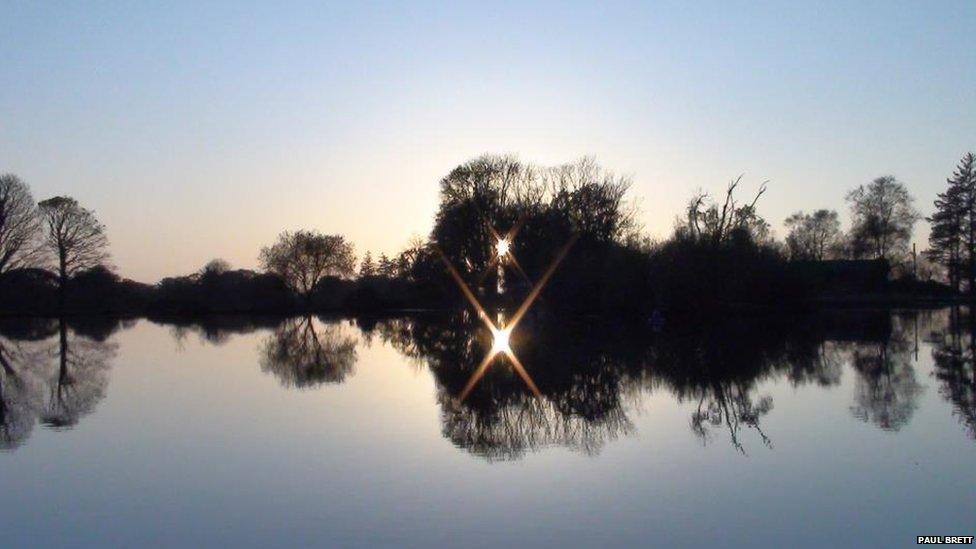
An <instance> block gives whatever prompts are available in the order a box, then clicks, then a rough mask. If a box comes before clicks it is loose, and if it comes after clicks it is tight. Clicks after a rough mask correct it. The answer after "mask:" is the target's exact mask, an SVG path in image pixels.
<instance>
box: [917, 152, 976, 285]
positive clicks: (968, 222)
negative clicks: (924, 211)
mask: <svg viewBox="0 0 976 549" xmlns="http://www.w3.org/2000/svg"><path fill="white" fill-rule="evenodd" d="M974 162H976V157H974V156H973V154H972V153H969V154H967V155H966V156H964V157H963V159H962V161H961V162H960V163H959V166H958V167H957V168H956V171H955V173H953V175H952V177H950V178H948V179H946V183H947V185H948V186H947V188H946V190H945V192H942V193H939V195H938V196H937V197H936V199H935V212H933V213H932V216H931V217H929V218H928V219H927V221H928V222H929V223H931V224H932V228H931V232H930V233H929V251H928V252H927V255H928V257H929V259H931V260H932V261H935V262H937V263H939V264H940V265H942V266H943V267H945V269H946V273H947V275H948V277H949V284H950V285H952V287H953V288H955V289H956V290H957V291H958V290H959V286H960V284H961V282H962V279H963V275H964V274H965V273H970V275H971V274H972V273H973V265H972V258H973V251H974V250H973V247H974V245H976V239H974V238H973V237H974V233H973V232H972V228H973V215H974V211H973V209H974V198H976V192H974V187H976V179H974V177H976V172H974ZM967 279H968V280H969V281H970V288H972V286H973V285H972V279H971V277H967Z"/></svg>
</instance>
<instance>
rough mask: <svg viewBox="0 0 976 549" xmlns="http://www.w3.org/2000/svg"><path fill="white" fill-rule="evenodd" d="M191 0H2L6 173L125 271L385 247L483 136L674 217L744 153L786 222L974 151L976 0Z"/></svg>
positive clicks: (0, 157)
mask: <svg viewBox="0 0 976 549" xmlns="http://www.w3.org/2000/svg"><path fill="white" fill-rule="evenodd" d="M197 4H198V3H190V2H187V3H182V4H181V3H174V2H167V3H165V5H163V3H156V4H154V3H151V2H132V3H121V2H120V3H111V2H88V3H81V2H78V3H67V2H9V1H0V21H2V23H3V25H2V26H3V33H2V35H0V75H2V81H3V83H2V85H0V172H12V173H15V174H17V175H19V176H20V177H21V178H22V179H24V180H25V181H26V182H27V183H28V184H30V186H31V188H32V191H33V193H34V196H35V198H36V199H38V200H41V199H43V198H47V197H50V196H53V195H63V194H67V195H71V196H74V197H76V198H77V199H78V200H79V201H80V202H81V203H82V204H83V205H84V206H86V207H88V208H90V209H93V210H94V211H95V212H96V214H97V215H98V216H99V218H100V219H101V220H102V221H103V222H104V223H105V225H106V226H107V228H108V235H109V239H110V242H111V251H112V256H113V263H114V264H115V266H116V267H117V268H118V271H119V273H120V274H122V275H123V276H126V277H129V278H133V279H136V280H142V281H147V282H154V281H157V280H159V279H160V278H162V277H164V276H170V275H179V274H187V273H189V272H192V271H195V270H197V269H199V268H200V267H201V266H203V265H204V264H205V263H206V262H207V261H208V260H210V259H213V258H217V257H220V258H223V259H225V260H227V261H229V262H230V263H231V265H233V266H235V267H240V268H255V267H256V266H257V256H258V253H259V251H260V248H261V247H262V246H265V245H268V244H270V243H272V242H273V241H274V239H275V237H276V236H277V234H278V233H279V232H281V231H283V230H294V229H316V230H319V231H321V232H324V233H329V234H336V233H338V234H342V235H345V236H346V237H347V238H348V239H350V240H351V241H352V242H353V243H354V245H355V247H356V251H357V253H359V254H360V255H361V254H362V253H364V252H365V251H366V250H371V251H372V252H373V254H374V255H378V254H379V253H388V254H393V253H396V252H397V251H398V250H399V249H401V248H402V247H403V246H404V245H406V244H407V243H408V242H409V241H410V240H411V238H412V237H413V236H426V235H427V234H428V233H429V231H430V228H431V224H432V220H433V214H434V211H435V209H436V206H437V191H438V181H439V180H440V178H441V177H443V176H444V175H446V174H447V173H448V172H449V171H450V170H451V168H453V167H454V166H456V165H458V164H460V163H462V162H464V161H466V160H468V159H470V158H473V157H476V156H479V155H481V154H484V153H497V154H516V155H518V156H519V158H521V159H522V160H524V161H527V162H531V163H536V164H541V165H555V164H561V163H565V162H569V161H572V160H574V159H577V158H579V157H580V156H584V155H587V156H594V157H596V158H597V160H598V161H599V162H600V163H601V164H602V165H603V166H604V167H606V168H608V169H610V170H612V171H614V172H617V173H620V174H624V175H628V176H630V177H632V178H633V182H634V184H633V187H632V189H631V197H632V198H633V199H634V201H635V202H636V203H637V204H638V206H639V207H640V211H641V214H640V221H641V223H642V224H643V226H644V228H645V231H646V232H647V233H648V234H649V235H651V236H653V237H656V238H663V237H666V236H667V235H668V234H669V233H670V231H671V229H672V228H673V226H674V221H675V217H676V216H677V215H678V214H679V213H680V212H681V210H682V208H683V206H684V204H685V203H686V202H687V200H688V198H689V197H690V196H691V194H692V193H693V192H694V191H695V190H697V189H704V190H706V191H709V192H712V193H714V194H719V193H722V192H723V191H724V188H725V186H726V185H727V184H728V182H729V180H731V179H732V178H734V177H736V176H738V175H740V174H743V175H744V177H743V183H742V189H743V196H745V194H747V193H752V192H755V191H756V190H757V189H758V187H759V185H760V184H761V183H762V182H763V181H768V182H769V184H768V186H769V190H768V192H767V194H766V195H764V196H763V199H762V201H761V202H760V205H759V211H760V214H761V215H763V216H764V217H766V218H767V219H768V220H769V221H770V222H771V223H772V225H773V227H774V229H776V230H777V233H778V234H779V235H780V236H782V234H783V230H782V222H783V220H784V219H785V218H786V217H787V216H788V215H790V214H791V213H792V212H794V211H796V210H811V209H816V208H831V209H836V210H838V211H839V212H841V214H842V220H844V221H845V223H846V221H847V219H848V216H847V207H846V204H845V202H844V195H845V194H846V193H847V191H849V190H850V189H852V188H854V187H856V186H858V185H860V184H864V183H867V182H869V181H870V180H871V179H873V178H875V177H878V176H880V175H885V174H893V175H895V176H896V177H898V178H899V179H900V180H901V181H903V182H905V184H906V185H907V186H908V188H909V190H910V191H911V192H912V193H913V195H914V196H915V197H916V200H917V202H916V205H917V207H918V208H919V209H920V210H921V211H922V212H923V213H924V214H928V213H929V212H930V211H931V204H932V201H933V200H934V198H935V194H936V193H937V192H939V191H940V190H941V189H942V188H943V187H944V185H945V178H946V177H948V176H949V175H950V174H951V172H952V170H953V168H954V167H955V165H956V163H957V162H958V160H959V159H960V158H961V157H962V155H963V154H964V153H966V152H967V151H976V30H974V29H976V2H972V1H971V0H969V1H959V2H939V1H933V2H921V1H919V2H897V1H883V2H871V1H863V2H817V3H813V2H811V3H807V4H808V5H803V6H800V5H798V4H799V3H796V2H734V1H727V2H714V3H713V2H696V3H688V2H653V3H652V2H647V3H618V2H601V3H592V4H586V3H574V2H565V1H561V2H551V3H544V2H543V3H526V2H477V3H466V2H446V3H427V2H412V3H394V2H382V3H371V2H344V3H336V4H331V5H326V3H322V2H273V3H271V2H268V3H263V4H262V5H258V4H251V3H247V2H210V3H207V4H206V5H197ZM199 4H202V3H199ZM926 235H927V228H926V227H925V226H924V223H923V224H920V225H919V226H918V228H917V230H916V240H918V242H919V244H920V248H924V247H925V240H926Z"/></svg>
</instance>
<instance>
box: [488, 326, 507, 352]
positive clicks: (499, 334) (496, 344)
mask: <svg viewBox="0 0 976 549" xmlns="http://www.w3.org/2000/svg"><path fill="white" fill-rule="evenodd" d="M511 333H512V329H511V328H502V329H500V330H499V329H497V328H494V327H493V328H492V329H491V335H492V338H493V339H492V343H491V353H492V354H498V353H506V354H508V353H510V352H512V348H511V347H509V345H508V338H509V335H511Z"/></svg>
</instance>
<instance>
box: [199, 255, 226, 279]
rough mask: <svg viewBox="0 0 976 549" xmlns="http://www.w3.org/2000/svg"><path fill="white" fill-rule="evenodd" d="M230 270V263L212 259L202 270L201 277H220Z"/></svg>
mask: <svg viewBox="0 0 976 549" xmlns="http://www.w3.org/2000/svg"><path fill="white" fill-rule="evenodd" d="M229 270H230V263H228V262H226V261H224V260H223V259H220V258H216V259H211V260H210V261H208V262H207V264H206V265H204V266H203V268H202V269H200V277H201V278H208V277H218V276H220V275H222V274H224V273H226V272H227V271H229Z"/></svg>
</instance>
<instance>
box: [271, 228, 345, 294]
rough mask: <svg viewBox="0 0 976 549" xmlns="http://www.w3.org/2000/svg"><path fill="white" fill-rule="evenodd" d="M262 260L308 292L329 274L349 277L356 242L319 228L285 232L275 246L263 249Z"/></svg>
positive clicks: (283, 277)
mask: <svg viewBox="0 0 976 549" xmlns="http://www.w3.org/2000/svg"><path fill="white" fill-rule="evenodd" d="M259 260H260V262H261V266H262V267H263V268H264V269H265V270H266V271H269V272H272V273H275V274H277V275H278V276H280V277H281V278H282V280H284V281H285V284H287V285H288V286H289V287H291V288H292V289H293V290H295V291H297V292H300V293H301V294H303V295H305V296H308V295H309V294H310V293H311V292H312V290H313V289H315V285H316V284H318V283H319V281H320V280H322V279H323V278H325V277H326V276H338V277H349V276H352V275H353V273H354V272H355V269H356V255H355V254H354V253H353V249H352V244H350V243H348V242H346V239H345V238H343V237H342V236H340V235H323V234H319V233H318V232H317V231H295V232H288V231H286V232H283V233H281V235H279V236H278V241H277V242H275V244H274V245H273V246H270V247H266V248H262V249H261V255H260V257H259Z"/></svg>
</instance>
